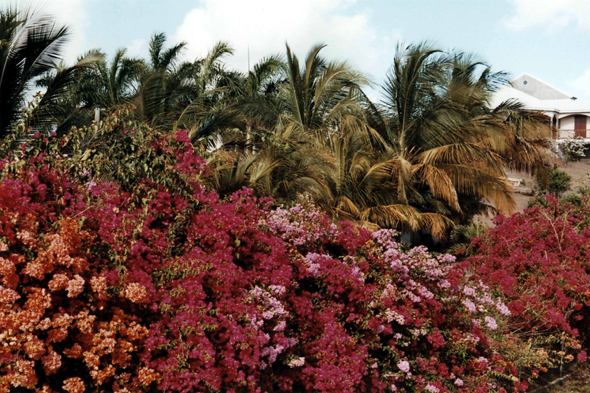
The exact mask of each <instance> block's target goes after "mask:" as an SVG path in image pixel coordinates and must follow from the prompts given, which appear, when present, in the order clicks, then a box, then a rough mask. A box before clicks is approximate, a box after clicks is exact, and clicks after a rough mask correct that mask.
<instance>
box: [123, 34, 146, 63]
mask: <svg viewBox="0 0 590 393" xmlns="http://www.w3.org/2000/svg"><path fill="white" fill-rule="evenodd" d="M126 49H127V52H126V53H125V55H126V56H127V57H138V58H146V57H147V55H148V53H149V44H148V41H147V40H145V39H143V38H138V39H135V40H133V41H131V44H129V45H127V47H126Z"/></svg>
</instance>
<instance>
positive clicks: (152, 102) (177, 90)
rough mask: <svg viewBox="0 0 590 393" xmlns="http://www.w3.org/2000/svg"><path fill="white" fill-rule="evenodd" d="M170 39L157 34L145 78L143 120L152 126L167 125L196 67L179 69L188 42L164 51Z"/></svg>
mask: <svg viewBox="0 0 590 393" xmlns="http://www.w3.org/2000/svg"><path fill="white" fill-rule="evenodd" d="M165 43H166V35H165V34H164V33H156V34H154V36H153V37H152V39H151V41H150V48H149V53H150V57H149V64H148V66H147V68H146V71H145V72H144V75H142V77H141V88H140V95H139V102H138V104H139V113H140V118H141V119H142V120H144V121H146V122H147V123H148V124H150V125H152V126H157V125H160V124H162V123H163V122H165V121H166V119H167V117H168V115H169V113H170V111H171V110H172V108H173V106H174V103H175V100H176V99H177V98H178V97H179V96H182V95H183V89H182V87H184V86H183V83H184V80H185V79H186V77H187V75H189V74H190V73H191V72H192V69H191V68H192V65H191V64H189V63H182V64H180V65H179V66H177V63H178V60H179V58H180V55H181V54H182V51H183V49H184V48H185V46H186V43H185V42H181V43H179V44H176V45H174V46H172V47H170V48H167V49H164V45H165Z"/></svg>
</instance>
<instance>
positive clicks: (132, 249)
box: [0, 120, 524, 393]
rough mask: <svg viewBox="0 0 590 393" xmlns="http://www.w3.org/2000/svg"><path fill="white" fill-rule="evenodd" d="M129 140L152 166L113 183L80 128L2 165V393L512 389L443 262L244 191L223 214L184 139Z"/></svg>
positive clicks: (445, 258) (483, 324) (128, 167)
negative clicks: (100, 173)
mask: <svg viewBox="0 0 590 393" xmlns="http://www.w3.org/2000/svg"><path fill="white" fill-rule="evenodd" d="M113 121H115V120H113ZM127 131H128V130H126V129H125V128H124V127H119V128H116V129H115V130H112V131H111V134H109V135H110V136H111V137H112V138H114V135H113V134H114V133H118V134H119V135H121V137H122V138H124V141H126V142H127V144H128V145H129V146H137V145H141V146H143V148H144V151H142V152H138V155H137V156H138V157H139V158H140V161H139V162H138V164H141V163H142V162H143V161H142V160H145V159H146V158H145V157H152V160H153V165H152V167H151V168H150V167H148V168H147V169H146V168H144V167H143V165H138V166H133V165H132V164H131V162H126V163H125V171H126V172H129V174H127V175H123V174H120V175H118V176H119V177H116V178H111V179H110V182H103V181H101V180H100V179H98V178H97V177H94V176H95V174H94V172H91V170H92V171H95V170H96V168H97V167H99V163H100V162H102V160H104V156H103V155H102V154H99V153H96V152H93V151H92V149H90V150H88V149H85V146H86V145H84V144H81V143H78V142H77V141H86V140H87V135H86V134H85V133H84V132H83V131H75V132H74V134H73V135H72V136H71V137H70V138H58V137H53V138H49V139H43V138H33V139H32V140H31V141H29V143H28V145H27V146H23V149H22V150H21V151H20V152H17V153H13V154H9V156H8V157H6V158H5V159H4V160H3V162H2V173H3V177H2V181H1V182H0V188H1V190H0V191H1V192H0V209H2V211H1V214H0V225H1V226H0V240H1V246H0V247H1V248H0V257H1V258H2V259H1V262H2V265H1V267H2V270H1V271H0V278H1V280H2V284H1V285H2V289H1V298H0V307H1V310H0V318H2V323H0V340H2V346H1V348H4V349H3V350H2V354H1V355H0V356H1V357H0V367H1V368H2V373H1V374H0V375H1V376H0V381H1V382H0V383H1V384H2V385H1V386H2V387H3V389H2V390H3V391H9V390H11V389H16V388H18V389H21V390H26V389H32V388H37V389H41V390H44V391H46V392H49V391H57V390H60V389H64V390H67V391H69V392H71V393H74V392H76V393H77V392H82V391H83V390H84V389H90V390H97V391H114V392H121V391H132V392H139V391H146V390H148V391H168V392H171V391H172V392H173V391H190V390H198V391H209V392H213V391H220V390H223V391H234V392H262V391H285V392H289V391H304V392H318V391H320V392H334V391H342V392H359V391H360V392H362V391H372V392H380V391H391V390H394V391H412V392H414V391H415V392H418V391H424V390H425V389H426V390H427V391H430V392H448V391H456V392H471V391H478V392H479V391H480V392H488V391H498V392H502V391H506V390H505V389H509V390H514V389H517V388H521V387H522V386H524V385H522V382H519V379H518V377H517V375H516V374H517V370H516V369H515V368H514V367H513V366H512V365H511V364H510V363H509V362H506V361H504V360H502V358H501V357H500V356H499V355H498V354H496V353H494V352H493V351H491V350H490V347H489V344H488V343H489V341H490V339H491V338H492V337H497V336H498V335H501V330H502V329H503V326H502V324H501V318H500V316H501V315H503V314H508V313H509V311H508V309H507V308H506V306H505V305H504V304H503V303H502V302H501V301H498V300H496V299H495V298H494V297H493V296H492V294H491V293H490V292H489V291H488V290H487V289H486V287H485V286H484V285H482V284H479V283H475V284H470V285H469V286H467V287H463V286H460V285H459V281H460V279H461V277H462V276H463V274H464V271H463V270H462V268H461V267H456V268H454V269H452V268H451V264H452V263H453V262H454V258H453V257H451V256H449V255H439V256H434V255H431V254H430V253H429V252H428V251H427V250H426V249H425V248H424V247H418V248H414V249H412V250H410V251H403V250H402V249H401V248H400V246H399V244H397V243H396V242H395V241H394V240H393V238H392V235H394V232H391V231H378V232H375V233H371V232H368V231H366V230H364V229H361V228H358V227H355V226H352V225H350V224H346V223H343V224H342V225H341V226H336V225H334V224H332V223H331V221H330V219H329V218H328V217H327V216H324V215H323V214H322V213H320V212H319V211H317V210H315V209H313V208H312V207H309V206H305V207H302V206H295V207H293V208H292V209H278V210H276V211H274V212H270V211H269V210H268V209H267V206H268V201H264V200H257V199H256V198H254V197H252V195H251V193H250V192H248V191H241V192H238V193H236V194H234V195H233V196H232V197H231V198H230V199H229V200H225V201H224V200H220V199H219V198H218V197H217V195H216V194H215V193H214V192H207V191H205V190H204V189H203V188H202V187H201V186H200V185H199V183H200V182H201V181H202V178H203V176H205V175H206V169H205V164H204V161H203V160H202V159H201V158H200V157H199V156H198V155H196V154H195V150H194V149H193V147H192V146H191V144H190V143H189V139H188V136H187V134H186V132H183V131H181V132H178V133H176V134H171V135H164V136H161V135H158V134H157V133H153V132H151V131H150V130H146V129H138V130H135V132H133V133H131V132H127ZM77 133H81V134H82V136H80V137H79V138H78V137H76V134H77ZM130 149H131V147H130ZM40 150H44V151H40ZM66 152H67V153H66ZM115 159H116V155H115ZM122 162H125V161H122ZM88 168H91V169H88ZM107 173H110V174H111V175H113V174H116V173H117V172H116V171H109V172H107ZM24 321H26V323H25V324H22V322H24ZM5 343H6V344H7V345H4V344H5ZM8 344H10V345H8ZM125 389H127V390H125Z"/></svg>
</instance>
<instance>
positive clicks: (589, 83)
mask: <svg viewBox="0 0 590 393" xmlns="http://www.w3.org/2000/svg"><path fill="white" fill-rule="evenodd" d="M567 85H568V87H569V88H570V89H571V92H572V93H573V94H574V96H576V97H578V98H579V99H580V100H582V101H585V102H587V103H590V67H588V68H586V70H585V71H584V72H583V73H582V75H580V76H579V77H578V78H576V79H573V80H571V81H569V82H567Z"/></svg>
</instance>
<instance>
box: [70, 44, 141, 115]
mask: <svg viewBox="0 0 590 393" xmlns="http://www.w3.org/2000/svg"><path fill="white" fill-rule="evenodd" d="M125 52H126V50H125V49H119V50H118V51H117V52H116V53H115V56H114V57H113V59H112V60H111V63H110V65H109V64H108V63H107V61H106V60H105V59H104V55H102V54H101V55H102V57H103V59H102V60H101V61H98V62H96V63H95V64H93V66H92V67H89V68H88V69H86V70H85V71H84V73H83V75H82V77H81V78H80V81H79V83H78V84H77V89H78V91H77V92H76V93H77V95H78V100H79V101H80V102H81V103H82V105H83V106H84V107H87V108H95V107H102V108H112V107H114V106H117V105H121V104H126V103H129V102H131V101H132V100H133V99H134V98H135V97H136V96H137V94H138V92H139V88H138V82H139V78H140V76H141V75H142V73H143V72H144V70H145V68H146V65H145V62H144V61H143V60H140V59H134V58H128V57H126V56H125Z"/></svg>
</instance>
